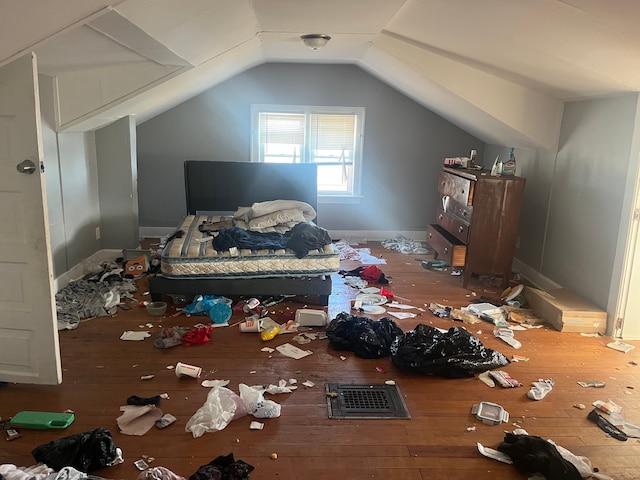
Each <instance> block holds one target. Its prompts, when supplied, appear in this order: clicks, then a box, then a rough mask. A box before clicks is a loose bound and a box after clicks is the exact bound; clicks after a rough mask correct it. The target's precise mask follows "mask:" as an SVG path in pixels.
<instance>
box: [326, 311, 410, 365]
mask: <svg viewBox="0 0 640 480" xmlns="http://www.w3.org/2000/svg"><path fill="white" fill-rule="evenodd" d="M398 335H402V329H401V328H400V327H398V326H397V325H396V324H395V323H394V321H393V320H391V319H390V318H387V317H383V318H381V319H380V320H376V321H374V320H371V319H370V318H366V317H357V316H355V315H349V314H348V313H347V312H341V313H339V314H338V315H337V316H336V318H334V319H333V320H331V322H330V323H329V326H328V327H327V337H328V338H329V342H330V343H331V346H332V347H333V348H335V349H336V350H349V351H352V352H354V353H355V354H356V355H357V356H358V357H361V358H382V357H387V356H389V355H390V354H391V350H390V348H391V343H392V342H393V341H394V339H395V338H396V337H397V336H398Z"/></svg>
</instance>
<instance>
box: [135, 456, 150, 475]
mask: <svg viewBox="0 0 640 480" xmlns="http://www.w3.org/2000/svg"><path fill="white" fill-rule="evenodd" d="M133 464H134V465H135V466H136V468H137V469H138V470H140V471H141V472H142V471H144V470H146V469H147V468H149V465H147V462H145V461H144V460H142V459H140V460H136V461H135V462H133Z"/></svg>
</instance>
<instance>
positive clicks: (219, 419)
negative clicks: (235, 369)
mask: <svg viewBox="0 0 640 480" xmlns="http://www.w3.org/2000/svg"><path fill="white" fill-rule="evenodd" d="M246 414H247V410H246V409H245V407H244V403H243V402H242V399H241V398H240V397H239V396H238V395H237V394H236V393H234V392H233V391H232V390H229V389H228V388H226V387H213V388H212V389H211V390H210V391H209V394H208V395H207V400H206V401H205V403H204V405H202V407H200V408H199V409H198V410H197V411H196V413H194V414H193V416H192V417H191V418H190V419H189V421H188V422H187V425H186V426H185V431H186V432H191V433H192V434H193V438H198V437H201V436H202V435H204V434H205V433H206V432H217V431H220V430H222V429H224V428H225V427H226V426H227V425H229V423H231V421H232V420H235V419H236V418H240V417H242V416H244V415H246Z"/></svg>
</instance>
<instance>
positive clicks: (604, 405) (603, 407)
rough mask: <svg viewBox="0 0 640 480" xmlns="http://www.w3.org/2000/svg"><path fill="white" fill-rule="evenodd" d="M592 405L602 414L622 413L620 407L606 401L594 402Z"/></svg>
mask: <svg viewBox="0 0 640 480" xmlns="http://www.w3.org/2000/svg"><path fill="white" fill-rule="evenodd" d="M592 405H593V406H594V407H596V408H597V409H598V410H600V411H602V412H604V413H609V414H612V413H620V412H622V407H621V406H620V405H617V404H616V403H614V402H613V401H611V400H608V401H606V402H603V401H602V400H596V401H595V402H593V403H592Z"/></svg>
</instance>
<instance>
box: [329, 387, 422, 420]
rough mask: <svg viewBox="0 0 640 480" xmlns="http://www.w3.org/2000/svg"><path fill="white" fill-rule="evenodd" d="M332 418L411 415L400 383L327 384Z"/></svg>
mask: <svg viewBox="0 0 640 480" xmlns="http://www.w3.org/2000/svg"><path fill="white" fill-rule="evenodd" d="M326 392H327V407H328V409H329V418H356V419H360V418H361V419H384V418H411V416H410V415H409V412H408V411H407V406H406V405H405V403H404V399H403V398H402V395H401V394H400V390H398V386H397V385H387V384H384V383H383V384H370V383H368V384H348V383H328V384H327V385H326Z"/></svg>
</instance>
